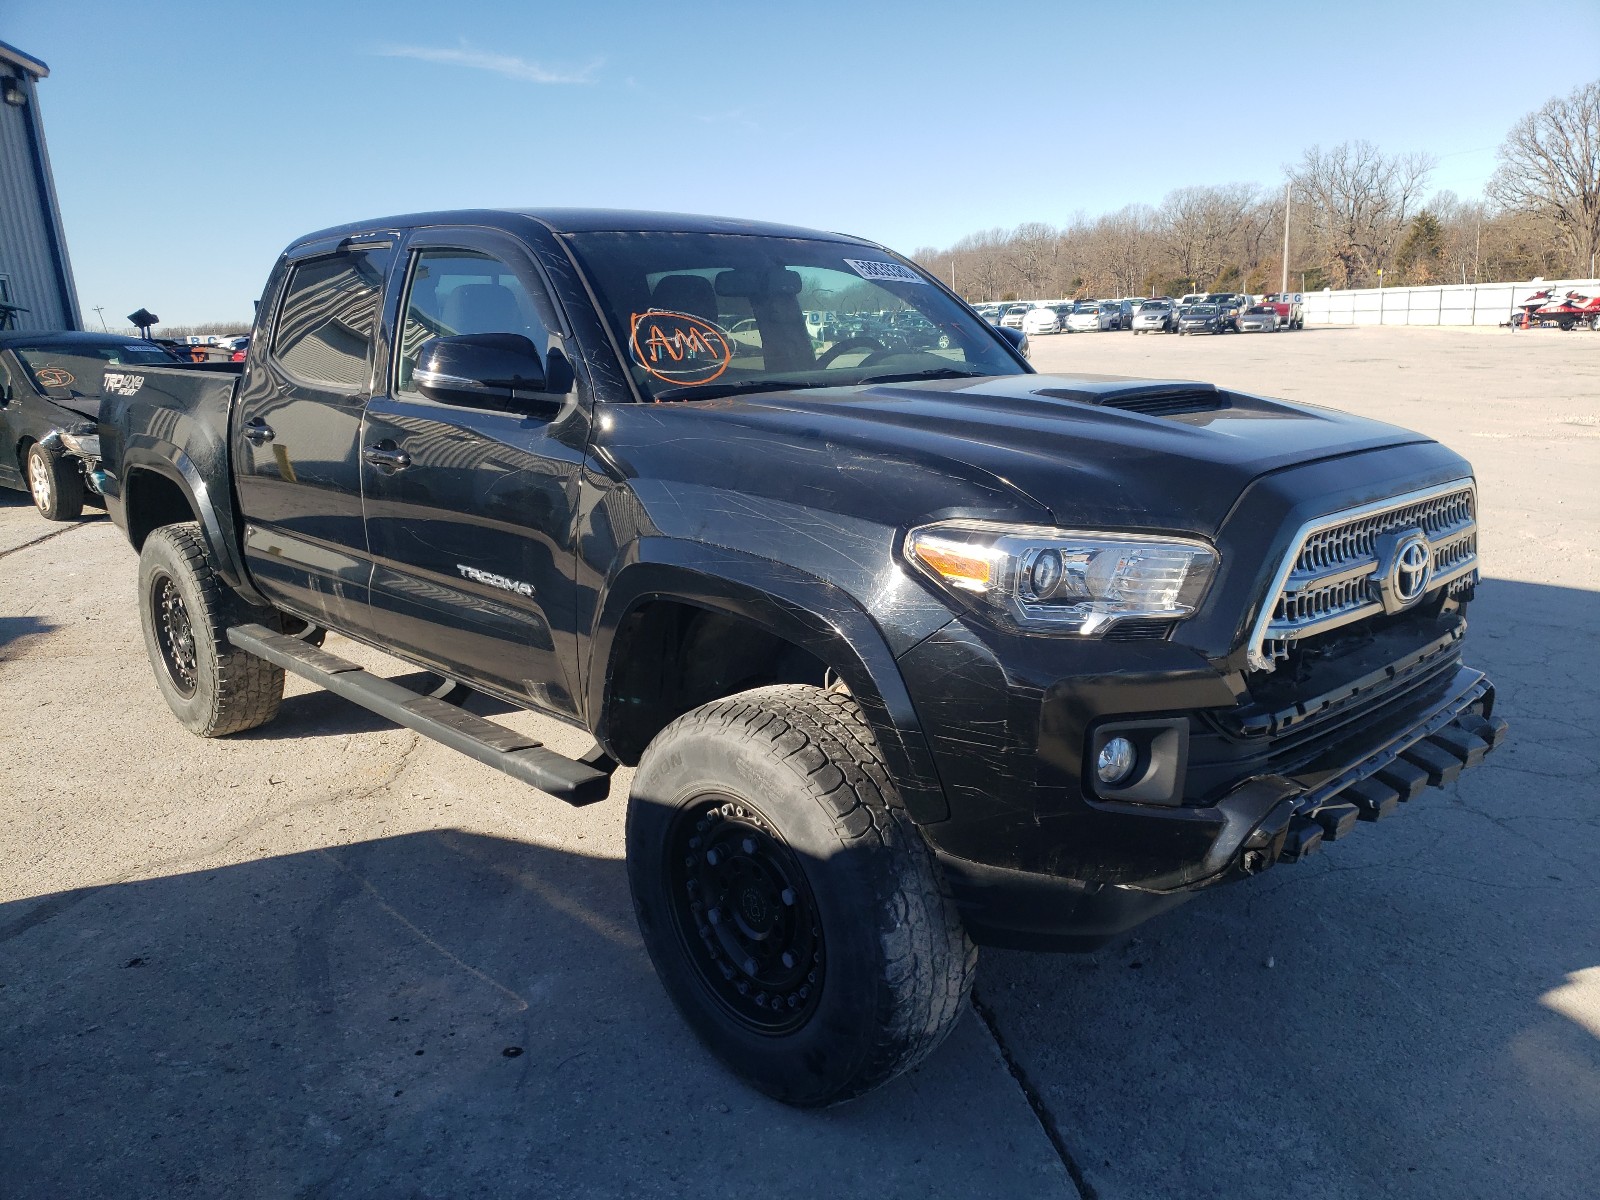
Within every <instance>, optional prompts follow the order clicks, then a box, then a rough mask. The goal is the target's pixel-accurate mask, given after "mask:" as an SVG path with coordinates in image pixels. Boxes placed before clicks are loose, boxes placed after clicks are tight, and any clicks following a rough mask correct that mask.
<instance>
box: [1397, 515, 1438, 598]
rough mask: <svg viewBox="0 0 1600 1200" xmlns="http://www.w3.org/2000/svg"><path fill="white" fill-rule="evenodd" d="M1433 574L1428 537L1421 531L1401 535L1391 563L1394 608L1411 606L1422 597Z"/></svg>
mask: <svg viewBox="0 0 1600 1200" xmlns="http://www.w3.org/2000/svg"><path fill="white" fill-rule="evenodd" d="M1432 577H1433V552H1432V550H1430V549H1429V548H1428V539H1427V538H1425V537H1423V536H1422V535H1421V534H1420V533H1412V534H1409V535H1407V536H1406V537H1404V538H1402V539H1401V540H1400V542H1399V544H1398V545H1397V546H1396V547H1395V551H1394V558H1393V560H1391V562H1390V565H1389V578H1388V584H1389V587H1388V592H1389V595H1390V596H1392V597H1393V598H1394V607H1395V610H1399V609H1402V608H1409V607H1411V605H1413V604H1415V603H1416V602H1417V601H1418V600H1420V599H1422V594H1423V593H1424V592H1426V591H1427V590H1428V581H1429V580H1430V579H1431V578H1432Z"/></svg>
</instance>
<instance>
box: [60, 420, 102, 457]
mask: <svg viewBox="0 0 1600 1200" xmlns="http://www.w3.org/2000/svg"><path fill="white" fill-rule="evenodd" d="M94 428H95V427H94V426H93V425H90V426H88V431H86V432H72V433H68V432H62V434H61V435H60V436H61V444H62V445H63V446H65V447H66V448H67V449H68V450H70V451H72V453H74V454H77V455H80V456H82V457H83V458H99V457H100V435H99V434H98V433H96V432H94Z"/></svg>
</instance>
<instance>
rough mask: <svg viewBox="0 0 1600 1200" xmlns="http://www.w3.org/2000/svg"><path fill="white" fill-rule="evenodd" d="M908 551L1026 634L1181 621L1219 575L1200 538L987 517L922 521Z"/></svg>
mask: <svg viewBox="0 0 1600 1200" xmlns="http://www.w3.org/2000/svg"><path fill="white" fill-rule="evenodd" d="M905 556H906V558H907V559H908V560H909V561H910V562H911V564H912V565H913V566H914V567H916V568H917V569H918V570H919V571H921V572H922V573H923V574H925V575H927V576H928V577H929V578H931V579H932V580H934V581H935V582H936V583H938V584H940V585H941V586H943V587H945V588H946V589H948V590H949V591H950V592H951V594H952V595H954V596H955V597H956V598H958V599H960V600H962V601H963V602H965V603H967V604H970V605H971V606H973V607H975V608H978V609H980V610H982V611H984V612H986V613H987V614H989V615H991V616H994V617H996V618H998V619H999V620H1000V621H1002V622H1003V623H1005V624H1008V625H1011V626H1013V627H1015V628H1018V629H1021V630H1023V631H1024V632H1038V633H1062V634H1075V635H1077V636H1080V637H1097V636H1099V635H1100V634H1102V633H1104V632H1105V631H1106V630H1107V629H1109V628H1111V627H1112V626H1113V625H1115V624H1116V623H1117V622H1118V621H1127V620H1135V619H1144V620H1152V619H1153V620H1161V619H1170V620H1180V619H1182V618H1183V617H1186V616H1188V615H1190V614H1191V613H1193V612H1194V611H1195V610H1196V609H1197V608H1198V607H1199V606H1200V602H1201V600H1202V599H1204V597H1205V593H1206V589H1207V588H1208V587H1209V586H1210V584H1211V580H1212V577H1213V576H1214V575H1215V574H1216V570H1217V565H1218V563H1219V561H1220V560H1219V558H1218V556H1217V552H1216V551H1215V550H1214V549H1212V548H1211V547H1210V546H1209V545H1207V544H1206V543H1205V542H1201V541H1195V540H1191V539H1188V538H1168V537H1155V536H1147V535H1144V534H1126V533H1079V532H1077V531H1075V530H1069V529H1052V528H1049V527H1046V526H1033V525H1003V524H998V523H994V522H989V521H946V522H941V523H939V524H936V525H922V526H918V527H917V528H916V529H913V530H912V531H911V532H910V533H908V534H907V535H906V542H905Z"/></svg>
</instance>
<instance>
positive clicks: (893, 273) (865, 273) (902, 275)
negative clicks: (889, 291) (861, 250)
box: [844, 258, 928, 283]
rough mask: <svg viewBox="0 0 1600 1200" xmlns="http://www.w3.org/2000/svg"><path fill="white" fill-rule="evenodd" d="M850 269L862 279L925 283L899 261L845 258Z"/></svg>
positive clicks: (924, 280)
mask: <svg viewBox="0 0 1600 1200" xmlns="http://www.w3.org/2000/svg"><path fill="white" fill-rule="evenodd" d="M844 261H845V262H847V263H849V264H850V269H851V270H853V271H854V272H855V273H856V274H857V275H859V276H861V278H863V279H884V280H889V281H892V282H894V283H927V282H928V281H927V280H926V279H924V278H923V277H922V276H921V275H918V274H917V273H916V272H915V271H913V270H912V269H911V268H910V267H902V266H901V265H900V264H899V263H892V262H880V261H878V260H877V259H872V258H847V259H845V260H844Z"/></svg>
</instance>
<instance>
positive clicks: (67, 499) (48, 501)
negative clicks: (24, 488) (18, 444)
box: [28, 442, 84, 521]
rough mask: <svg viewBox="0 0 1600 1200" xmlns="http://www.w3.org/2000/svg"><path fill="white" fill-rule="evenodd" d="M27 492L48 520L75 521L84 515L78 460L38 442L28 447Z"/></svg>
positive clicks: (82, 489) (34, 504)
mask: <svg viewBox="0 0 1600 1200" xmlns="http://www.w3.org/2000/svg"><path fill="white" fill-rule="evenodd" d="M28 492H29V493H30V494H31V495H32V496H33V506H34V507H35V508H37V509H38V510H39V515H40V516H41V517H43V518H44V519H45V520H47V521H76V520H77V519H78V518H79V517H81V516H82V515H83V493H84V487H83V475H82V473H81V472H79V470H78V467H77V464H76V463H71V462H68V461H67V460H66V458H65V457H63V456H62V455H59V454H51V453H50V451H48V450H46V449H45V448H44V447H43V446H41V445H40V444H39V443H38V442H35V443H34V444H33V445H31V446H29V447H28Z"/></svg>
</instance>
